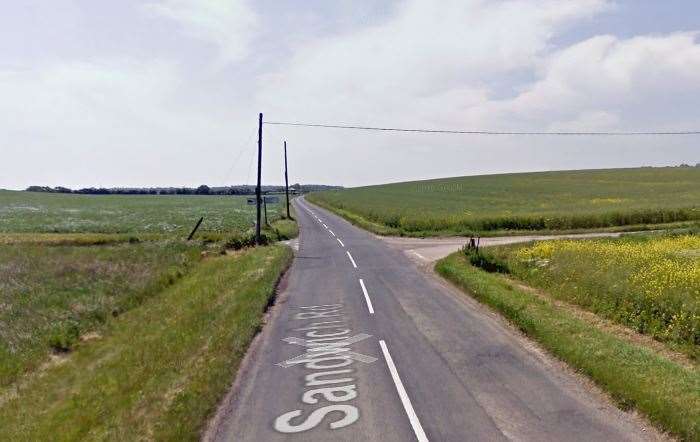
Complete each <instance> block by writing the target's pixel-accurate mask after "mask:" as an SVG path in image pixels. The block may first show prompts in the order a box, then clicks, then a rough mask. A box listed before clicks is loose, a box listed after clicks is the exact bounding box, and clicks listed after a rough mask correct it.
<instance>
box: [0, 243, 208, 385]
mask: <svg viewBox="0 0 700 442" xmlns="http://www.w3.org/2000/svg"><path fill="white" fill-rule="evenodd" d="M199 252H200V248H199V247H197V246H195V245H189V244H185V243H183V242H175V241H159V242H147V243H124V244H115V245H102V246H89V247H88V246H64V245H56V246H51V247H47V246H45V245H43V244H36V243H28V244H27V243H15V244H5V245H2V244H0V293H2V295H1V297H0V305H2V308H0V338H1V339H0V386H4V385H8V384H10V383H11V382H13V381H15V380H16V379H17V377H19V376H21V375H22V374H23V373H26V372H30V371H32V370H34V369H35V368H36V367H37V366H38V365H39V364H41V363H42V362H43V361H44V360H45V359H46V357H47V355H48V354H49V353H50V352H52V351H53V352H65V351H68V350H70V349H71V348H72V347H73V346H74V345H75V344H76V343H77V342H78V340H79V339H80V337H81V336H85V335H86V334H87V333H89V332H99V331H100V330H101V329H102V327H103V326H104V325H105V323H106V322H107V321H108V320H109V319H110V318H114V317H116V316H118V315H120V314H121V313H123V312H125V311H128V310H130V309H132V308H134V307H136V306H138V305H139V304H141V303H142V302H143V301H144V300H145V299H147V298H148V297H150V296H153V295H154V294H155V293H157V292H159V291H160V290H162V289H163V288H165V287H167V286H168V285H170V284H172V283H173V282H175V281H176V280H177V279H178V278H179V277H181V276H182V275H183V274H185V273H186V272H187V270H188V268H189V267H191V266H192V265H193V264H194V263H196V262H197V261H198V260H199Z"/></svg>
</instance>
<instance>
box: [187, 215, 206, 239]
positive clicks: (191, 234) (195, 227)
mask: <svg viewBox="0 0 700 442" xmlns="http://www.w3.org/2000/svg"><path fill="white" fill-rule="evenodd" d="M202 221H204V217H201V218H199V221H197V225H196V226H194V229H192V233H190V236H188V237H187V241H189V240H191V239H192V237H194V233H195V232H196V231H197V229H199V225H200V224H202Z"/></svg>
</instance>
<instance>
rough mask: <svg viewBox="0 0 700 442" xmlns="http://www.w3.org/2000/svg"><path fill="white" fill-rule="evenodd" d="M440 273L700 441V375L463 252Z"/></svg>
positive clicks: (609, 387) (626, 399) (630, 402)
mask: <svg viewBox="0 0 700 442" xmlns="http://www.w3.org/2000/svg"><path fill="white" fill-rule="evenodd" d="M435 269H436V271H437V272H438V273H439V274H440V275H442V276H443V277H445V278H447V279H448V280H450V281H452V282H453V283H454V284H456V285H457V286H458V287H460V288H462V289H464V290H465V291H467V292H468V293H469V294H470V295H472V296H473V297H474V298H476V299H477V300H479V301H480V302H482V303H484V304H487V305H488V306H490V307H492V308H494V309H495V310H497V311H498V312H500V313H501V314H503V315H504V316H505V317H506V318H507V319H508V320H509V321H511V322H512V323H513V324H515V325H516V326H517V327H518V328H519V329H520V330H522V331H523V332H524V333H525V334H527V335H528V336H530V337H531V338H532V339H534V340H535V341H537V342H539V343H540V344H541V345H542V346H543V347H544V348H546V349H547V350H549V351H550V352H552V353H553V354H554V355H556V356H557V357H559V358H560V359H562V360H563V361H565V362H567V363H568V364H570V365H571V366H572V367H574V368H575V369H576V370H578V371H580V372H582V373H584V374H585V375H587V376H589V377H590V378H591V379H593V380H594V381H595V382H596V383H597V384H598V385H599V386H601V387H602V388H603V389H604V390H606V391H608V392H609V393H610V394H611V396H612V397H613V399H614V400H615V401H616V402H617V403H618V405H619V406H620V407H621V408H630V407H634V408H636V409H637V410H639V411H641V412H642V413H643V414H645V415H646V416H647V417H648V418H649V419H650V420H651V421H652V422H653V423H655V424H656V425H658V426H659V427H661V428H663V429H664V430H666V431H669V432H670V433H673V434H675V435H677V436H679V437H680V438H682V439H683V440H692V441H697V440H700V371H698V368H697V366H696V367H694V368H687V367H683V366H681V365H679V364H677V363H675V362H673V361H670V360H668V359H666V358H664V357H662V356H660V355H658V354H657V353H655V352H654V351H652V350H650V349H648V348H645V347H643V346H640V345H635V344H633V343H630V342H627V341H625V340H623V339H621V338H619V337H616V336H613V335H611V334H609V333H606V332H605V331H603V330H600V329H598V328H595V327H593V326H591V324H589V323H588V322H585V321H583V320H581V319H578V318H575V317H574V316H573V315H571V314H570V313H568V312H567V311H565V310H564V309H561V308H558V307H557V306H556V305H555V304H554V303H553V302H551V301H550V300H546V299H542V298H540V297H537V296H536V295H534V294H532V293H527V292H526V291H523V290H520V289H518V288H515V287H513V285H512V284H511V283H509V282H508V281H507V280H506V279H505V278H503V277H502V276H500V275H497V274H492V273H487V272H486V271H483V270H480V269H477V268H475V267H473V266H472V265H470V263H469V261H468V259H467V258H466V257H465V256H464V254H462V253H455V254H452V255H450V256H448V257H446V258H444V259H442V260H440V261H439V262H438V263H437V264H436V267H435Z"/></svg>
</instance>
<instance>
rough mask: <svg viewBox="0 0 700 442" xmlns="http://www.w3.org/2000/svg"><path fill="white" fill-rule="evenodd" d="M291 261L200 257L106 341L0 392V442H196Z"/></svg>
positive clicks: (268, 256) (253, 253)
mask: <svg viewBox="0 0 700 442" xmlns="http://www.w3.org/2000/svg"><path fill="white" fill-rule="evenodd" d="M291 257H292V253H291V250H290V249H289V248H287V247H283V246H270V247H260V248H255V249H247V250H244V251H241V252H239V253H237V254H235V255H232V256H220V257H217V258H211V259H205V260H204V261H203V262H201V263H200V264H199V265H198V266H197V267H196V268H194V269H193V270H192V271H191V272H190V273H189V274H188V275H187V276H185V277H183V278H182V279H181V280H180V281H179V282H178V283H177V284H176V285H173V286H171V287H169V288H168V289H166V290H164V291H162V292H160V293H159V294H157V295H156V296H153V297H151V298H149V299H148V300H146V301H145V302H144V303H143V304H142V305H141V306H140V307H139V308H137V309H133V310H131V311H129V312H127V313H125V314H124V315H122V316H121V317H120V318H119V319H118V320H116V321H114V325H113V327H110V328H109V330H108V331H107V332H106V334H105V335H104V336H103V337H102V338H101V339H99V340H97V341H93V342H91V343H90V344H89V345H84V346H78V348H77V349H76V350H75V351H74V352H73V353H71V354H70V355H68V356H67V357H65V359H63V360H62V361H60V363H56V364H53V365H52V366H50V367H47V368H46V369H45V371H44V372H43V373H42V374H41V375H40V376H39V375H36V376H31V377H29V378H28V379H25V380H23V382H22V385H21V387H19V386H15V387H12V388H10V389H6V390H5V391H2V393H0V440H17V441H20V440H142V439H149V440H178V441H179V440H197V439H198V437H199V434H200V432H201V430H202V428H203V426H204V425H205V423H206V419H207V417H208V416H209V415H210V414H211V413H212V412H213V411H214V410H215V408H216V405H217V403H218V401H219V399H220V398H221V396H222V395H223V394H224V393H225V391H226V390H227V388H228V387H229V385H230V380H231V378H232V377H233V375H234V373H235V371H236V370H237V368H238V365H239V364H240V361H241V359H242V358H243V356H244V354H245V351H246V348H247V347H248V345H249V343H250V342H251V340H252V338H253V336H254V335H255V333H256V332H257V331H258V330H259V328H260V326H261V321H262V315H263V312H264V311H265V309H266V306H267V305H268V303H269V301H270V298H271V296H272V294H273V291H274V287H275V284H276V282H277V281H278V279H279V277H280V275H281V273H282V272H283V270H284V269H285V268H286V266H287V265H288V263H289V262H290V260H291Z"/></svg>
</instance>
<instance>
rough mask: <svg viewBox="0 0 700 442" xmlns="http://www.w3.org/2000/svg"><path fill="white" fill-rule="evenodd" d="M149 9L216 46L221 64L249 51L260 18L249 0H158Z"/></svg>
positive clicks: (241, 57) (238, 57)
mask: <svg viewBox="0 0 700 442" xmlns="http://www.w3.org/2000/svg"><path fill="white" fill-rule="evenodd" d="M145 9H146V10H147V11H149V12H150V13H152V14H155V15H157V16H161V17H165V18H167V19H170V20H173V21H174V22H176V23H178V24H179V25H180V26H181V27H182V29H183V30H184V31H185V32H187V33H188V34H189V35H191V36H193V37H194V38H197V39H199V40H201V41H204V42H206V43H209V44H212V45H214V46H216V47H217V48H218V50H219V63H220V64H226V63H231V62H236V61H240V60H242V59H243V58H245V57H246V56H247V55H248V53H249V50H250V45H251V41H252V39H253V36H254V32H255V30H256V28H257V25H258V21H259V20H258V17H257V15H256V14H255V12H254V11H253V10H252V9H251V8H250V6H249V5H248V3H247V1H245V0H158V1H156V2H153V3H149V4H147V5H146V6H145Z"/></svg>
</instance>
